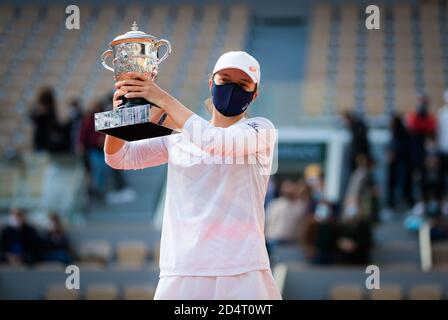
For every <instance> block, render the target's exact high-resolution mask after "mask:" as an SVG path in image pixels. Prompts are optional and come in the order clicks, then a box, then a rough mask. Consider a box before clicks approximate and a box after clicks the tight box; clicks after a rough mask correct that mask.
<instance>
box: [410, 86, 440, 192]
mask: <svg viewBox="0 0 448 320" xmlns="http://www.w3.org/2000/svg"><path fill="white" fill-rule="evenodd" d="M406 125H407V127H408V129H409V133H410V135H411V161H412V162H411V164H412V174H413V182H414V184H417V185H419V186H420V190H419V192H420V195H421V196H422V195H423V193H424V191H423V188H424V186H423V174H424V162H425V157H426V152H425V143H426V140H427V138H429V137H433V136H434V134H435V132H436V118H435V117H434V115H432V114H431V113H430V112H429V98H428V97H426V96H424V95H422V96H420V97H419V99H418V103H417V107H416V110H415V111H412V112H410V113H408V114H407V116H406Z"/></svg>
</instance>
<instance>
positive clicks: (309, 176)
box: [304, 163, 324, 210]
mask: <svg viewBox="0 0 448 320" xmlns="http://www.w3.org/2000/svg"><path fill="white" fill-rule="evenodd" d="M304 177H305V183H306V184H307V185H308V187H309V188H310V191H311V198H312V200H313V202H314V204H316V203H317V202H319V201H321V200H322V199H323V197H324V183H323V173H322V168H321V167H320V165H318V164H315V163H311V164H309V165H307V166H306V167H305V171H304ZM313 210H314V208H313Z"/></svg>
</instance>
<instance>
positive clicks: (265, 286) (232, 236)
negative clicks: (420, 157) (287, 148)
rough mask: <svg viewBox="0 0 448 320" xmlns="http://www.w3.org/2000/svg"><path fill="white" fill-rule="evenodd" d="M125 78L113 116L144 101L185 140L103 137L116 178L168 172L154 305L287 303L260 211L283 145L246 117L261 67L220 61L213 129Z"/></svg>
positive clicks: (142, 80)
mask: <svg viewBox="0 0 448 320" xmlns="http://www.w3.org/2000/svg"><path fill="white" fill-rule="evenodd" d="M128 76H129V78H132V79H127V80H121V81H118V82H116V84H115V87H116V91H115V94H114V98H113V105H114V108H118V107H119V106H120V105H122V102H123V101H122V100H123V98H122V97H123V96H124V97H125V98H126V99H130V98H131V99H132V98H143V99H146V100H147V101H149V102H150V103H151V104H154V105H156V106H158V107H159V108H161V110H162V111H163V112H164V113H166V114H167V115H168V118H169V119H170V121H172V122H173V123H174V125H175V127H176V129H177V130H178V131H180V132H181V133H179V134H173V135H165V136H160V137H155V138H151V139H144V140H138V141H132V142H127V141H124V140H121V139H119V138H116V137H113V136H111V135H107V136H106V141H105V146H104V152H105V159H106V162H107V164H109V165H110V166H111V167H114V168H116V169H124V170H129V169H134V170H135V169H141V168H146V167H152V166H158V165H162V164H166V163H167V164H168V177H167V192H166V194H167V196H166V201H165V208H164V217H163V227H162V239H161V247H160V279H159V283H158V286H157V290H156V293H155V299H281V295H280V292H279V290H278V288H277V285H276V283H275V281H274V278H273V276H272V272H271V269H270V263H269V258H268V254H267V251H266V246H265V238H264V218H265V217H264V215H265V212H264V206H263V205H264V198H265V194H266V190H267V186H268V180H269V173H270V168H271V166H272V162H273V154H274V147H275V143H276V138H277V136H276V131H275V128H274V126H273V124H272V123H271V122H270V121H269V120H267V119H265V118H262V117H255V118H247V117H246V110H247V107H248V106H249V104H250V103H251V102H252V101H253V100H255V99H256V97H257V95H258V88H259V85H260V66H259V63H258V62H257V60H256V59H255V58H253V57H252V56H251V55H249V54H248V53H246V52H243V51H231V52H227V53H225V54H223V55H222V56H221V57H220V58H219V59H218V61H217V63H216V65H215V67H214V70H213V75H212V77H211V79H210V80H209V87H210V91H211V100H212V101H213V108H212V117H211V120H210V121H207V120H205V119H203V118H201V117H200V116H198V115H197V114H195V113H193V112H192V111H191V110H189V109H188V108H187V107H185V106H184V105H183V104H182V103H181V102H180V101H178V100H177V99H176V98H174V97H173V96H171V95H170V94H169V93H168V92H166V91H165V90H163V89H162V88H160V87H159V86H158V85H157V84H156V83H155V82H154V81H153V80H152V79H147V78H146V77H142V76H141V75H140V74H139V73H135V74H134V73H131V74H128ZM266 168H268V169H266ZM266 170H268V171H269V172H267V171H266Z"/></svg>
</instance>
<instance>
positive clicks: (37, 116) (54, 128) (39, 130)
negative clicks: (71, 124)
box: [30, 88, 64, 152]
mask: <svg viewBox="0 0 448 320" xmlns="http://www.w3.org/2000/svg"><path fill="white" fill-rule="evenodd" d="M30 118H31V121H32V123H33V125H34V134H33V147H34V150H35V151H49V152H55V151H60V149H61V148H62V145H63V143H64V138H63V134H62V132H61V128H60V125H59V122H58V117H57V110H56V100H55V97H54V93H53V90H52V89H51V88H44V89H42V90H41V91H40V93H39V94H38V96H37V100H36V102H35V103H34V105H33V106H32V110H31V113H30Z"/></svg>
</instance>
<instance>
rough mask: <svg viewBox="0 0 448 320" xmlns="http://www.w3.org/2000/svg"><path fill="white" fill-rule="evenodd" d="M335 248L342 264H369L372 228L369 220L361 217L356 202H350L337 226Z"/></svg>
mask: <svg viewBox="0 0 448 320" xmlns="http://www.w3.org/2000/svg"><path fill="white" fill-rule="evenodd" d="M337 248H338V251H339V254H338V256H339V259H340V262H341V263H343V264H361V265H366V264H369V263H370V251H371V249H372V226H371V222H370V221H369V219H367V218H366V217H363V215H362V214H361V212H360V209H359V206H358V204H357V203H356V202H351V203H349V204H348V207H347V208H346V210H345V211H344V215H343V216H342V223H341V225H340V226H339V231H338V240H337Z"/></svg>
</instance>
